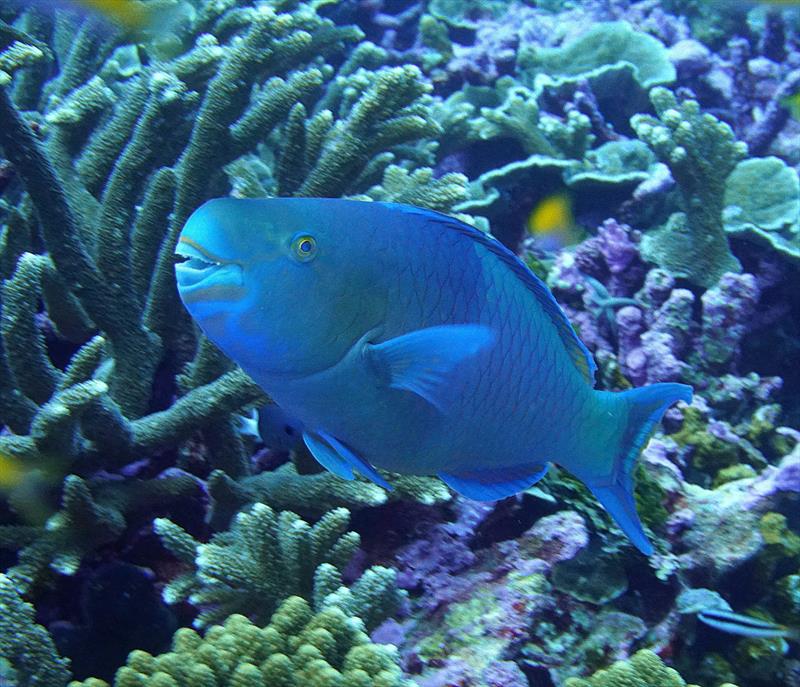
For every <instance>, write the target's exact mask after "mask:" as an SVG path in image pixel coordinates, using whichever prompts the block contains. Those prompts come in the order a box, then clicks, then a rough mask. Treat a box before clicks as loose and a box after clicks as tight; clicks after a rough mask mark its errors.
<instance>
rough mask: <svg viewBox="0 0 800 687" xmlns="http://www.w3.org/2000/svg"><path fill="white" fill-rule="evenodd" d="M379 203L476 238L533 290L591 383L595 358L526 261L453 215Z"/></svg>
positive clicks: (595, 366) (576, 363)
mask: <svg viewBox="0 0 800 687" xmlns="http://www.w3.org/2000/svg"><path fill="white" fill-rule="evenodd" d="M382 204H383V205H388V206H391V207H392V208H395V209H397V208H400V209H401V210H402V211H403V212H406V213H408V214H412V215H417V216H419V217H422V218H424V219H427V220H428V221H429V222H433V223H435V224H437V225H439V226H441V227H442V228H445V229H449V230H451V231H457V232H460V233H461V234H464V235H466V236H468V237H469V238H471V239H473V240H474V241H477V242H478V243H480V244H481V245H482V246H484V247H485V248H486V249H487V250H488V251H490V252H491V253H493V254H494V255H496V256H497V257H498V258H499V259H500V260H501V261H502V262H503V263H505V264H506V265H507V266H508V267H509V268H510V269H511V270H512V271H513V272H514V274H515V275H516V276H517V277H518V278H519V279H520V281H522V283H523V284H525V286H526V287H527V288H528V290H529V291H531V293H533V295H534V297H535V298H536V300H537V301H538V302H539V304H540V305H541V306H542V309H543V310H544V312H545V314H546V315H547V316H548V318H549V319H550V321H551V322H552V323H553V325H554V326H555V328H556V331H557V332H558V334H559V336H560V337H561V340H562V341H563V342H564V347H565V348H566V349H567V352H568V353H569V357H570V358H571V359H572V362H573V363H574V364H575V367H577V368H578V371H579V372H580V373H581V375H582V376H583V377H584V379H586V381H587V382H589V384H590V385H592V386H593V385H594V374H595V371H596V370H597V365H596V364H595V362H594V358H592V354H591V353H589V349H587V348H586V346H584V345H583V342H582V341H581V340H580V339H579V338H578V335H577V334H576V333H575V330H574V329H573V328H572V325H571V324H570V322H569V320H568V319H567V316H566V315H565V314H564V311H563V310H562V309H561V306H560V305H559V304H558V302H557V301H556V299H555V298H554V297H553V294H552V293H551V292H550V289H548V288H547V285H546V284H545V283H544V282H543V281H542V280H541V279H539V277H537V276H536V275H535V274H534V273H533V272H531V271H530V270H529V269H528V267H527V266H526V265H525V263H523V262H522V261H521V260H520V259H519V258H518V257H517V256H516V255H514V253H512V252H511V251H510V250H508V248H506V247H505V246H504V245H503V244H502V243H500V242H499V241H497V240H496V239H494V238H492V237H491V236H488V235H487V234H484V233H483V232H481V231H478V230H477V229H475V227H471V226H469V224H465V223H464V222H461V221H459V220H457V219H455V218H454V217H450V216H448V215H443V214H441V213H439V212H434V211H433V210H423V209H422V208H415V207H412V206H409V205H400V204H397V203H382Z"/></svg>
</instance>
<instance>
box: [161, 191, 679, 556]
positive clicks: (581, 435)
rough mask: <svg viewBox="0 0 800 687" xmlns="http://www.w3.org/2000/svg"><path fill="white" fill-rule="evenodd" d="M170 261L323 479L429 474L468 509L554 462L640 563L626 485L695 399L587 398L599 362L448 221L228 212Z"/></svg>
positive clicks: (498, 259) (333, 212)
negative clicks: (294, 425) (605, 515)
mask: <svg viewBox="0 0 800 687" xmlns="http://www.w3.org/2000/svg"><path fill="white" fill-rule="evenodd" d="M176 252H177V254H178V255H179V256H181V258H182V260H183V261H182V262H179V263H178V264H177V265H176V277H177V283H178V290H179V292H180V296H181V299H182V300H183V303H184V304H185V306H186V308H187V309H188V311H189V313H190V314H191V315H192V317H193V318H194V319H195V321H196V322H197V323H198V324H199V326H200V328H201V329H202V330H203V331H204V332H205V334H206V335H207V336H208V337H209V338H210V339H211V340H212V341H213V342H214V343H215V344H216V345H217V346H219V347H220V349H221V350H222V351H224V352H225V353H226V354H227V355H228V356H229V357H230V358H232V359H233V360H234V361H236V362H237V363H238V364H239V365H240V366H241V367H242V368H243V369H244V370H245V371H246V372H247V373H248V374H250V375H251V377H252V378H253V379H254V380H255V381H256V383H257V384H259V385H260V386H261V387H262V388H263V389H264V390H265V391H266V392H267V393H268V394H269V395H270V397H271V398H272V399H273V400H274V401H275V402H276V403H277V404H278V405H279V406H280V407H281V408H282V409H284V410H285V412H286V413H287V414H288V415H289V416H291V417H292V418H296V419H297V421H298V422H299V423H302V432H303V441H304V442H305V444H306V445H307V447H308V449H309V450H310V452H311V453H312V454H313V456H314V457H315V458H316V459H317V460H318V461H319V462H320V463H321V464H322V465H323V466H324V467H326V468H327V469H328V470H330V471H332V472H334V473H335V474H337V475H339V476H341V477H343V478H345V479H353V478H354V473H356V472H357V473H360V474H361V475H363V476H365V477H367V478H369V479H371V480H373V481H374V482H376V483H377V484H379V485H381V486H383V487H385V488H390V485H389V484H388V483H387V481H386V479H385V478H384V477H383V476H382V475H381V474H380V473H379V472H378V470H377V468H382V469H385V470H389V471H393V472H396V473H402V474H415V475H438V476H439V477H440V478H441V479H442V480H444V481H445V482H446V483H447V484H448V485H449V486H450V487H451V488H452V489H454V490H455V491H456V492H459V493H460V494H462V495H464V496H466V497H469V498H472V499H477V500H496V499H500V498H504V497H506V496H510V495H512V494H515V493H518V492H520V491H523V490H524V489H527V488H528V487H530V486H531V485H533V484H534V483H535V482H537V481H538V480H539V479H541V478H542V476H543V475H544V474H545V472H546V471H547V467H548V464H549V463H556V464H558V465H559V466H561V467H563V468H564V469H566V470H568V471H569V472H570V473H572V474H573V475H575V476H576V477H578V478H579V479H581V480H582V481H583V482H584V483H585V484H586V485H587V486H588V487H589V489H590V490H591V491H592V492H593V493H594V495H595V496H596V497H597V498H598V499H599V501H600V502H601V503H602V504H603V506H604V507H605V508H606V510H607V511H608V512H609V513H610V514H611V516H612V517H613V518H614V519H615V520H616V522H617V524H618V525H619V526H620V528H621V529H622V530H623V531H624V532H625V533H626V534H627V535H628V537H630V539H631V541H632V542H633V543H634V544H635V545H636V546H637V547H638V548H639V549H640V550H641V551H643V552H644V553H646V554H650V553H651V552H652V551H653V547H652V545H651V544H650V542H649V541H648V539H647V536H646V534H645V532H644V530H643V528H642V525H641V523H640V521H639V518H638V515H637V512H636V507H635V503H634V499H633V476H632V472H633V468H634V464H635V462H636V459H637V457H638V455H639V453H640V452H641V450H642V448H643V446H644V444H646V443H647V441H648V439H649V437H650V435H651V434H652V432H653V431H654V429H655V426H656V425H657V423H658V422H659V420H660V419H661V416H662V415H663V413H664V411H665V410H666V409H667V408H668V407H669V406H670V405H672V404H673V403H675V402H676V401H685V402H689V401H690V400H691V394H692V392H691V388H690V387H688V386H686V385H683V384H677V383H659V384H653V385H651V386H647V387H643V388H638V389H632V390H629V391H624V392H620V393H613V392H608V391H601V390H596V389H594V388H593V386H594V374H595V370H596V366H595V363H594V361H593V359H592V356H591V355H590V353H589V351H588V350H587V349H586V347H585V346H584V345H583V344H582V343H581V341H580V340H579V339H578V337H577V335H576V334H575V331H574V330H573V329H572V327H571V326H570V323H569V321H568V320H567V317H566V315H565V314H564V312H563V310H562V309H561V308H560V307H559V305H558V304H557V303H556V301H555V299H554V297H553V295H552V294H551V293H550V291H549V290H548V288H547V286H546V285H545V284H544V283H543V282H542V281H540V280H539V279H538V278H537V277H536V276H535V275H534V274H533V273H532V272H531V271H530V270H528V268H527V267H526V266H525V265H524V264H523V263H522V262H521V261H520V260H519V259H518V258H517V257H516V255H514V254H513V253H512V252H511V251H509V250H508V249H506V248H505V247H504V246H503V245H502V244H500V243H499V242H497V241H495V240H494V239H493V238H491V237H490V236H488V235H485V234H483V233H482V232H480V231H478V230H476V229H474V228H473V227H471V226H469V225H467V224H464V223H463V222H460V221H459V220H457V219H454V218H452V217H449V216H447V215H443V214H439V213H436V212H431V211H428V210H422V209H419V208H415V207H411V206H405V205H398V204H393V203H381V202H360V201H352V200H338V199H322V198H270V199H263V200H254V199H234V198H221V199H216V200H211V201H209V202H207V203H206V204H205V205H203V206H202V207H200V208H199V209H197V210H196V211H195V212H194V213H193V214H192V215H191V216H190V217H189V219H188V221H187V222H186V225H185V226H184V227H183V230H182V233H181V235H180V238H179V242H178V246H177V249H176Z"/></svg>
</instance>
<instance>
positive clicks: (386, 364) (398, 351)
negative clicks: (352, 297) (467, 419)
mask: <svg viewBox="0 0 800 687" xmlns="http://www.w3.org/2000/svg"><path fill="white" fill-rule="evenodd" d="M494 340H495V334H494V331H492V329H491V328H489V327H486V326H484V325H480V324H449V325H441V326H437V327H428V328H426V329H418V330H416V331H413V332H409V333H408V334H403V335H402V336H398V337H395V338H394V339H389V340H388V341H384V342H382V343H379V344H367V347H366V349H365V353H366V356H367V359H368V360H370V361H371V362H372V363H373V364H374V365H375V366H376V368H377V369H378V370H379V373H380V374H381V375H384V376H386V377H388V379H389V386H390V387H392V388H394V389H403V390H405V391H410V392H412V393H414V394H416V395H417V396H420V397H421V398H424V399H425V400H426V401H428V403H430V404H431V405H432V406H435V407H436V408H437V409H438V410H439V411H441V412H445V411H446V410H447V406H448V398H447V393H446V391H447V388H448V381H449V380H450V378H451V375H452V374H453V373H454V371H455V370H456V368H457V367H458V365H459V363H462V362H464V361H466V360H468V359H469V358H472V357H473V356H475V355H477V354H478V353H479V352H480V351H482V350H484V349H485V348H487V347H488V346H490V345H491V344H492V343H493V342H494Z"/></svg>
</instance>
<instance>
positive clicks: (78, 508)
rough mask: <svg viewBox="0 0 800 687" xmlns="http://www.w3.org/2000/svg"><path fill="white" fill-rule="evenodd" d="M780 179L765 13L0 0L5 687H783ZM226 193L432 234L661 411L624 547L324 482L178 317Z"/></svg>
mask: <svg viewBox="0 0 800 687" xmlns="http://www.w3.org/2000/svg"><path fill="white" fill-rule="evenodd" d="M799 173H800V9H798V8H797V7H794V6H793V3H766V2H765V3H760V2H754V3H746V2H728V3H724V2H699V1H697V0H663V2H658V3H654V2H650V1H649V0H626V1H624V2H603V1H601V0H589V1H587V2H580V3H576V2H567V1H566V0H536V1H534V0H470V1H469V2H453V1H452V0H402V1H395V0H348V1H347V2H331V1H329V0H140V1H139V2H134V1H133V0H131V1H130V2H129V1H128V0H124V1H123V0H120V2H114V3H102V2H89V1H88V0H60V1H59V2H54V3H47V2H40V1H38V0H36V1H34V0H31V1H28V0H0V282H1V284H0V684H1V685H14V686H15V687H16V686H19V687H67V685H72V687H103V686H108V685H115V686H117V687H184V686H186V687H188V686H190V685H203V686H206V685H207V686H209V687H211V686H212V685H216V686H219V687H222V686H224V685H230V686H231V687H243V686H244V685H248V686H249V685H253V686H259V685H265V686H267V685H268V686H270V687H305V686H307V685H308V686H314V687H317V686H319V687H323V686H324V687H351V686H352V687H412V686H413V685H416V686H417V687H445V686H450V685H458V687H499V686H500V685H502V686H503V687H531V686H533V685H535V686H537V687H538V686H540V685H553V686H554V687H623V686H625V687H673V686H674V687H681V686H686V685H690V686H692V687H693V686H695V685H697V686H698V687H718V686H720V685H724V686H725V687H730V686H732V685H747V687H797V685H798V684H800V678H799V677H798V675H800V653H798V651H799V650H800V649H799V648H798V643H797V639H796V637H797V629H798V628H800V522H799V521H798V517H797V512H798V502H799V500H800V371H799V370H798V369H797V365H796V361H797V360H798V359H800V290H798V288H797V285H798V284H800V181H798V179H799V178H800V176H799ZM226 196H230V197H233V198H269V197H306V198H308V197H320V198H349V199H355V200H359V201H362V202H364V203H369V202H378V203H403V204H407V205H413V206H416V207H418V208H424V209H426V210H432V211H436V212H439V213H444V214H447V215H451V216H452V217H455V218H457V219H458V220H460V221H461V222H465V223H467V224H469V225H471V227H473V228H474V229H477V230H478V231H479V232H483V233H486V234H490V235H491V236H493V237H494V238H495V239H497V240H498V241H500V242H501V243H503V244H504V245H505V247H506V248H508V249H509V250H510V251H512V252H513V253H515V254H516V255H517V257H518V258H519V259H520V260H521V261H522V262H523V263H524V264H525V265H527V267H528V268H530V270H531V271H533V272H534V273H535V274H536V276H537V277H538V278H539V279H541V281H542V282H543V283H544V284H546V286H547V287H548V288H549V290H550V291H552V293H553V295H554V297H555V299H556V301H557V302H558V304H559V305H560V307H561V308H562V309H563V311H564V313H565V314H566V316H567V318H568V319H569V322H570V325H571V326H572V328H573V329H574V331H575V333H576V334H577V335H578V337H579V338H580V340H581V341H582V342H583V344H585V346H586V348H587V350H588V351H589V353H590V354H591V356H592V358H593V359H594V361H595V362H596V363H597V368H598V369H597V372H596V374H595V378H596V382H595V384H596V387H597V388H599V389H602V390H607V391H626V390H629V389H632V388H635V387H641V386H644V385H648V384H653V383H658V382H677V383H681V384H686V385H690V386H691V387H692V388H693V390H694V397H693V400H692V402H691V404H690V405H687V404H679V405H677V406H675V407H672V408H671V409H669V410H668V411H667V412H666V414H665V416H664V418H663V421H662V422H661V423H660V424H658V425H657V426H656V427H655V431H654V432H653V435H652V437H651V438H650V440H649V443H646V446H645V448H644V450H643V452H642V455H641V457H640V459H639V463H638V465H637V466H636V469H635V470H634V482H635V489H634V500H635V506H636V509H637V511H638V513H639V516H640V519H641V522H642V524H643V527H644V530H645V534H646V535H647V537H649V539H650V540H651V541H652V543H653V549H654V553H653V554H652V555H651V556H644V555H642V554H641V553H639V552H638V551H637V550H636V549H635V548H634V547H633V546H631V545H630V543H629V542H628V541H627V539H626V538H625V535H624V534H623V533H622V532H621V531H620V530H619V529H618V527H617V525H616V524H615V521H614V520H613V519H612V518H611V517H609V515H608V514H607V513H606V511H605V510H604V509H603V507H602V506H601V505H600V504H599V503H598V502H597V500H596V499H595V498H594V497H593V496H592V494H590V493H589V492H588V491H587V490H586V489H585V488H584V487H583V486H582V483H581V482H580V481H579V480H578V479H576V478H575V477H573V476H572V475H570V474H568V473H567V472H566V471H564V470H561V469H556V468H553V469H551V470H550V471H549V473H548V474H547V476H546V477H544V478H543V479H542V480H541V481H539V482H537V483H536V484H534V485H533V486H531V487H530V488H528V489H525V490H523V491H522V492H521V493H518V494H516V495H514V496H512V497H509V498H505V499H500V500H497V501H486V502H483V501H473V500H470V499H467V498H464V497H462V496H460V495H458V494H456V493H455V492H452V491H451V490H449V489H448V487H447V486H446V485H445V484H444V483H443V482H442V481H441V480H440V479H439V478H438V477H436V476H435V475H414V474H410V475H405V474H403V475H400V474H394V473H388V472H383V471H381V472H380V473H378V472H375V473H374V474H373V473H370V474H371V476H372V477H373V478H377V479H375V481H370V480H367V479H364V478H362V477H360V476H358V475H356V476H355V479H352V480H346V479H343V478H342V477H341V476H339V475H340V474H344V475H345V476H349V475H350V472H352V470H350V468H349V467H348V469H347V470H342V469H341V468H339V469H338V472H339V474H333V473H331V472H329V471H327V470H325V469H324V468H323V467H322V466H321V465H320V464H319V463H317V461H316V460H315V459H314V457H313V455H312V454H311V453H310V452H309V448H310V447H309V446H307V445H306V444H305V443H304V441H303V439H302V434H303V431H304V427H303V420H304V419H305V418H303V417H297V418H296V417H293V416H292V415H291V414H288V413H283V414H282V412H283V409H280V408H277V410H276V406H275V405H274V404H273V403H272V399H270V398H269V397H268V395H267V394H266V393H265V392H264V390H263V389H261V388H260V387H259V386H258V385H257V384H256V383H255V382H254V381H253V380H252V379H250V377H248V375H247V374H246V373H245V372H244V371H243V370H242V369H241V368H239V367H238V366H237V365H236V364H235V363H234V362H233V361H231V360H230V359H228V358H227V357H226V356H225V355H224V354H223V353H222V352H221V351H220V350H218V349H217V348H216V347H215V346H214V344H212V343H211V342H210V341H209V340H208V339H207V338H205V337H204V336H203V334H202V333H201V332H200V330H199V329H198V328H197V326H196V324H195V323H194V322H193V320H192V318H191V317H190V316H189V314H188V313H187V311H186V310H185V309H184V307H183V304H182V302H181V300H180V298H179V294H178V290H177V288H176V281H175V264H176V262H177V261H179V260H185V259H189V261H190V262H192V260H195V261H197V260H199V258H198V256H194V258H191V257H190V256H188V255H184V256H183V257H176V254H175V249H176V243H177V241H178V237H179V235H180V234H181V232H182V230H183V229H184V226H185V225H186V222H187V220H188V218H189V217H190V216H192V214H193V213H194V212H195V211H196V210H197V209H198V208H199V207H200V206H202V205H203V204H204V203H205V202H206V201H208V200H210V199H214V198H220V197H226ZM459 226H462V230H463V231H467V230H468V228H465V227H463V225H459ZM265 227H266V225H265ZM265 227H262V226H261V225H260V224H258V223H257V222H256V223H254V226H253V227H251V228H250V229H251V230H252V231H254V232H258V231H266V229H265ZM314 228H315V227H313V226H309V227H308V229H309V232H311V233H313V230H314ZM373 230H374V231H380V230H384V231H389V228H387V227H374V228H373ZM469 231H472V229H469ZM470 235H472V234H470ZM477 236H478V237H479V239H480V240H481V241H489V240H491V239H488V238H484V237H483V236H481V235H479V234H478V235H477ZM390 245H391V243H390ZM420 245H423V244H422V242H421V243H420ZM386 249H387V250H389V249H390V248H386ZM420 250H421V249H420ZM202 257H203V260H200V262H202V263H203V266H208V265H209V264H211V263H206V262H205V259H212V260H214V264H215V265H216V264H217V262H218V261H217V260H216V258H217V257H220V256H216V255H210V254H208V255H206V254H203V255H202ZM449 257H450V256H444V258H445V259H446V260H447V259H449ZM509 260H511V258H510V257H509ZM409 262H410V265H409V269H411V270H412V271H413V270H414V269H415V267H416V266H417V263H416V262H414V254H413V251H412V252H411V254H410V257H409ZM420 264H421V263H420ZM509 264H510V263H509ZM515 265H516V263H515ZM194 266H195V267H196V266H197V264H194ZM516 268H517V269H519V270H524V269H525V268H524V267H523V266H522V265H516ZM388 276H389V280H390V281H391V277H392V275H388ZM537 284H538V282H537ZM445 286H446V285H443V284H433V285H432V286H431V288H433V289H434V290H435V291H436V293H440V292H443V289H444V287H445ZM271 288H276V289H278V288H281V284H280V283H275V284H274V285H271ZM541 288H542V289H544V287H543V286H542V287H541ZM360 296H363V299H364V301H365V302H366V301H368V300H369V299H370V297H371V296H372V293H371V291H370V289H369V288H368V287H365V288H364V293H363V294H360ZM418 301H419V303H418V305H419V307H420V308H422V304H423V303H424V299H422V298H421V297H420V298H419V299H418ZM409 302H411V303H412V307H416V306H413V304H414V303H416V301H414V299H413V298H412V299H410V301H409ZM291 303H292V307H291V312H289V313H287V314H286V316H287V317H293V316H295V315H297V316H303V317H305V316H307V315H309V314H311V315H314V316H316V315H317V313H309V312H308V310H309V303H307V302H305V300H304V298H303V297H301V296H299V295H298V296H297V297H296V298H294V299H293V300H292V301H291ZM341 312H342V313H344V312H345V309H344V307H342V310H341ZM341 317H344V316H343V315H342V316H341ZM246 325H247V323H245V326H246ZM346 326H349V325H348V324H347V323H346V322H342V331H344V328H345V327H346ZM245 339H246V337H243V338H242V340H245ZM259 354H260V355H262V357H264V359H265V360H264V363H265V364H268V363H269V360H267V358H268V353H267V352H263V351H262V352H259ZM490 381H491V382H492V384H494V386H497V385H498V384H499V382H498V381H497V380H490ZM426 388H427V387H426ZM404 393H405V392H404ZM498 393H499V391H498ZM276 394H277V392H276ZM414 398H415V399H416V398H417V397H414ZM340 400H341V399H333V400H331V401H330V402H331V403H332V404H334V405H336V404H337V403H338V402H339V401H340ZM550 400H551V399H547V398H543V399H541V402H542V403H548V402H549V401H550ZM373 411H374V408H373V409H371V408H370V407H364V408H363V409H360V410H359V413H358V417H359V418H361V420H362V421H363V422H364V426H365V430H367V429H371V425H370V422H371V419H372V418H373V417H374V412H373ZM480 422H488V420H487V419H486V418H481V419H480ZM519 430H520V428H512V429H511V430H510V431H513V432H515V433H516V432H518V431H519ZM402 431H403V432H407V433H408V435H409V436H415V435H416V433H417V432H421V430H420V428H418V427H416V426H408V427H403V428H402ZM584 444H585V445H587V446H588V445H589V443H588V442H584ZM311 450H312V451H313V448H311ZM503 457H504V456H503V455H500V452H497V451H494V452H493V451H487V455H486V456H485V460H486V465H487V467H491V466H495V467H496V466H499V465H502V464H503V463H502V459H503ZM413 458H414V457H410V459H413ZM541 458H542V457H541V456H539V455H537V454H536V447H532V448H531V456H530V459H531V461H532V462H536V461H538V460H540V459H541ZM591 458H592V456H587V459H591ZM326 464H328V465H332V464H331V463H330V462H328V463H326ZM334 467H335V466H334ZM360 467H362V468H363V467H364V466H363V465H361V466H360ZM412 472H413V471H412ZM383 480H386V482H388V483H390V484H391V485H392V486H393V487H394V488H393V490H392V491H388V490H386V489H384V488H383V487H382V486H380V484H379V483H380V482H382V481H383ZM631 507H632V506H631ZM703 611H708V614H704V613H703ZM715 613H716V614H717V615H714V614H715ZM715 618H716V620H715ZM720 618H723V619H724V620H720Z"/></svg>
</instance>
